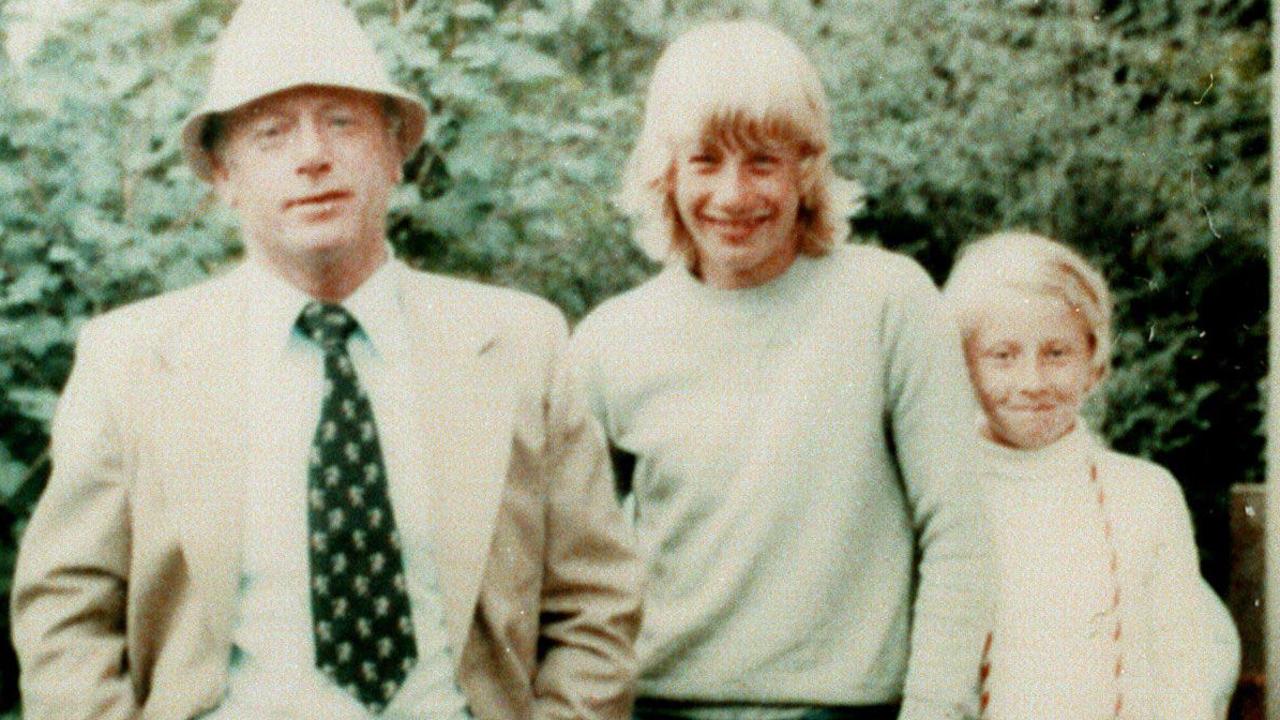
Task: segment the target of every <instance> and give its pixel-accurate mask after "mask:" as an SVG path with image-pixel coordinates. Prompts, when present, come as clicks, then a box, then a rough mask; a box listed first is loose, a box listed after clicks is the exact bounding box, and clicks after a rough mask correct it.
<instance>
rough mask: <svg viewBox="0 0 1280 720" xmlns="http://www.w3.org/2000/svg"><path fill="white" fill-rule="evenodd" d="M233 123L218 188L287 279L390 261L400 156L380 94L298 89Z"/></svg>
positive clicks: (241, 111)
mask: <svg viewBox="0 0 1280 720" xmlns="http://www.w3.org/2000/svg"><path fill="white" fill-rule="evenodd" d="M225 127H226V130H225V135H224V137H223V140H222V142H221V144H220V146H219V147H218V149H217V150H218V151H217V152H216V153H215V165H214V186H215V187H216V189H217V190H218V193H219V195H220V196H221V197H222V198H223V199H224V200H225V201H226V202H227V203H228V204H229V205H230V206H231V207H232V208H234V209H235V211H236V213H237V215H238V216H239V218H240V223H241V227H242V229H243V231H244V234H245V238H246V241H247V242H248V244H249V249H250V251H251V252H252V253H255V254H256V255H257V256H258V257H260V258H261V259H262V260H264V261H265V262H266V263H267V265H269V266H270V267H272V268H273V269H275V270H276V271H277V272H279V273H280V274H282V275H284V276H285V277H286V278H295V277H298V276H300V275H303V276H306V275H310V274H314V272H315V271H316V270H317V269H325V271H326V272H329V273H333V272H335V271H337V272H338V273H342V272H352V273H359V272H361V271H362V270H367V269H368V266H369V264H370V262H371V260H372V261H373V266H374V267H376V264H377V263H378V262H381V259H382V257H383V254H384V249H385V244H384V240H383V238H384V234H385V223H386V212H387V203H388V201H389V197H390V194H391V190H392V188H393V187H394V186H395V184H396V183H397V182H398V181H399V179H400V158H399V155H398V153H397V151H396V148H395V145H394V142H393V141H392V138H391V135H390V132H389V131H388V128H387V123H386V118H385V117H384V115H383V111H382V105H381V103H380V101H379V99H378V98H377V97H376V96H374V95H371V94H369V93H365V92H360V91H356V90H345V89H338V88H329V87H315V86H305V87H300V88H294V89H291V90H286V91H283V92H280V93H276V94H274V95H269V96H267V97H265V98H262V99H260V100H257V101H255V102H253V103H251V104H249V105H246V106H244V107H242V108H238V109H236V110H235V111H233V112H232V113H231V114H230V115H229V116H228V117H227V120H226V126H225Z"/></svg>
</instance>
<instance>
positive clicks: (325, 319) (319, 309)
mask: <svg viewBox="0 0 1280 720" xmlns="http://www.w3.org/2000/svg"><path fill="white" fill-rule="evenodd" d="M358 327H360V323H358V322H356V319H355V318H354V317H352V316H351V313H349V312H347V309H346V308H344V307H342V306H341V305H331V304H329V303H322V302H317V301H315V300H312V301H311V302H309V303H307V306H306V307H304V308H302V314H300V315H298V328H299V329H301V330H302V332H304V333H306V334H307V337H309V338H311V339H312V341H314V342H315V343H316V344H317V345H319V346H320V347H322V348H324V351H325V352H333V351H335V350H342V349H345V348H346V345H347V338H349V337H351V334H352V333H354V332H355V331H356V328H358Z"/></svg>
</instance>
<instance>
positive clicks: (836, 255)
mask: <svg viewBox="0 0 1280 720" xmlns="http://www.w3.org/2000/svg"><path fill="white" fill-rule="evenodd" d="M827 257H828V258H829V259H830V260H831V264H832V267H833V268H834V269H836V270H837V271H838V272H839V274H840V277H841V280H842V281H844V282H847V283H850V284H856V286H857V287H859V288H862V289H863V290H864V291H865V292H873V291H880V292H885V293H888V292H893V291H895V290H901V289H903V288H904V286H907V287H912V286H922V285H925V286H930V287H932V286H933V281H932V280H930V279H929V275H928V273H926V272H925V270H924V268H923V267H921V266H920V263H918V262H916V260H915V259H914V258H912V257H910V256H908V255H904V254H902V253H900V252H896V251H893V250H887V249H885V248H883V247H879V246H877V245H866V244H844V245H837V246H836V247H834V248H832V249H831V252H830V253H829V254H828V256H827Z"/></svg>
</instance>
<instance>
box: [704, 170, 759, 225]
mask: <svg viewBox="0 0 1280 720" xmlns="http://www.w3.org/2000/svg"><path fill="white" fill-rule="evenodd" d="M744 170H745V168H744V167H743V166H742V165H741V164H739V163H736V162H728V163H725V164H724V167H723V168H721V170H720V173H719V174H718V175H717V177H716V183H715V186H714V187H713V188H712V195H711V199H712V201H713V203H714V204H715V207H716V208H717V209H719V210H721V211H723V212H726V213H735V212H742V211H744V210H746V209H747V208H748V205H749V203H748V200H749V199H750V197H751V186H750V179H749V178H747V177H746V176H745V173H744Z"/></svg>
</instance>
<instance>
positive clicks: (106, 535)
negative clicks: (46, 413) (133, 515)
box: [12, 322, 139, 720]
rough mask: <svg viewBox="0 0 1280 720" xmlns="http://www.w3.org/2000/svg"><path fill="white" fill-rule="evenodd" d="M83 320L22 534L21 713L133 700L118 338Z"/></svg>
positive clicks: (51, 713) (88, 712)
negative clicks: (40, 486)
mask: <svg viewBox="0 0 1280 720" xmlns="http://www.w3.org/2000/svg"><path fill="white" fill-rule="evenodd" d="M108 330H109V328H108V327H107V326H106V325H104V324H100V322H93V323H90V324H88V325H86V326H85V328H84V330H83V332H82V333H81V337H80V340H79V342H78V344H77V351H76V355H77V357H76V361H75V366H74V368H73V370H72V373H71V377H70V379H69V380H68V382H67V385H66V387H65V388H64V390H63V394H62V397H61V400H60V401H59V404H58V410H57V413H56V416H55V418H54V422H53V428H52V441H51V442H52V448H51V455H52V467H53V471H52V475H51V477H50V479H49V484H48V486H47V488H46V489H45V491H44V495H43V496H42V497H41V499H40V501H39V503H38V504H37V506H36V510H35V513H34V515H33V516H32V518H31V522H30V524H29V525H28V526H27V528H26V531H25V532H24V534H23V537H22V543H21V547H20V551H19V554H18V564H17V569H16V571H15V575H14V587H13V599H12V619H13V636H14V637H13V639H14V646H15V647H16V649H17V652H18V657H19V661H20V664H21V670H22V675H21V678H20V681H21V688H22V699H23V711H24V717H26V718H28V720H39V719H40V718H55V717H56V718H58V719H59V720H67V719H69V718H85V719H86V720H88V719H89V718H92V719H93V720H113V719H116V718H132V717H136V716H137V714H138V712H139V708H138V705H137V702H136V700H135V698H134V693H133V689H132V686H131V684H130V681H129V676H128V672H127V667H128V662H127V659H126V649H125V594H126V586H127V582H128V573H129V522H130V521H129V497H128V496H129V490H128V487H129V483H130V473H131V469H130V467H131V462H132V460H131V451H130V449H129V446H128V445H129V444H128V442H127V441H126V440H125V437H124V425H123V424H122V422H121V418H120V417H119V415H118V413H119V408H118V403H116V402H114V401H113V393H117V392H119V391H120V390H121V388H119V387H118V379H119V377H120V372H119V371H120V366H121V365H122V364H123V363H122V362H121V360H122V359H121V358H119V357H115V353H113V352H111V348H112V347H113V345H115V346H116V347H118V346H119V345H118V344H119V343H120V339H119V338H118V337H114V336H113V335H112V334H111V333H109V332H108Z"/></svg>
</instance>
